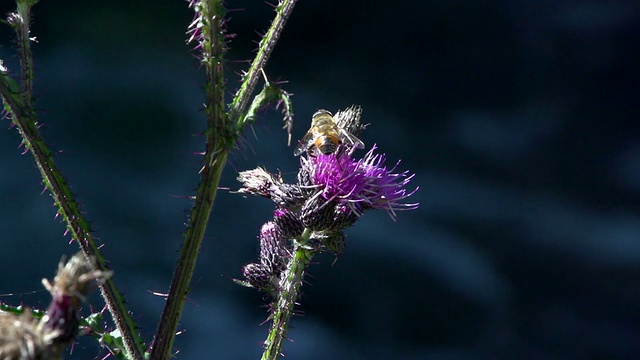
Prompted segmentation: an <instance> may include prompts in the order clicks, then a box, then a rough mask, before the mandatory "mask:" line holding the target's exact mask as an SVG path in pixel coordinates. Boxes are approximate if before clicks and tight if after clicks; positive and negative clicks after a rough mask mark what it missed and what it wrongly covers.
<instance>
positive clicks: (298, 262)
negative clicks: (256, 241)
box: [262, 229, 315, 360]
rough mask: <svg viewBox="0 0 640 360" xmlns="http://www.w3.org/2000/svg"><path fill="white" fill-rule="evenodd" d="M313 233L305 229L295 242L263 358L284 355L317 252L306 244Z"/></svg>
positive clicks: (269, 358)
mask: <svg viewBox="0 0 640 360" xmlns="http://www.w3.org/2000/svg"><path fill="white" fill-rule="evenodd" d="M311 234H312V231H311V230H309V229H305V230H304V231H303V233H302V235H301V236H300V239H298V240H297V241H295V242H294V245H293V256H291V259H290V260H289V263H288V264H287V269H286V270H285V272H284V273H283V275H282V280H281V281H280V284H279V287H280V289H281V291H280V292H278V298H277V300H276V303H275V307H274V310H273V313H272V314H271V320H272V321H271V328H270V329H269V335H268V336H267V339H266V340H265V342H264V345H265V349H264V352H263V353H262V360H275V359H278V358H279V357H280V356H281V355H282V342H283V340H284V339H285V337H286V335H287V328H288V327H289V321H290V320H291V315H292V314H293V308H294V306H295V304H296V301H297V300H298V297H299V296H300V288H301V287H302V280H303V279H304V274H305V271H306V269H307V267H308V266H309V263H310V262H311V259H312V258H313V255H314V254H315V250H313V249H312V248H309V247H307V246H306V245H307V243H308V242H309V239H310V238H311Z"/></svg>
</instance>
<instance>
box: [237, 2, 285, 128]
mask: <svg viewBox="0 0 640 360" xmlns="http://www.w3.org/2000/svg"><path fill="white" fill-rule="evenodd" d="M296 1H297V0H280V3H279V4H278V6H277V7H276V17H275V18H274V19H273V22H272V23H271V26H270V27H269V30H268V31H267V33H266V34H265V35H264V36H263V37H262V40H261V41H260V46H259V47H258V52H257V54H256V57H255V58H254V59H253V62H252V63H251V66H250V67H249V70H248V71H247V73H246V74H245V76H244V81H243V82H242V85H241V86H240V89H238V91H237V92H236V95H235V96H234V97H233V101H232V102H231V104H230V113H231V114H230V117H229V118H230V121H231V123H234V124H237V125H238V126H241V125H242V124H241V123H240V122H241V121H242V120H243V117H242V114H244V112H245V110H246V108H247V104H248V103H249V98H250V97H251V94H252V93H253V90H254V89H255V87H256V83H257V82H258V77H259V76H260V71H261V70H262V69H263V67H264V66H265V64H266V63H267V60H268V59H269V57H270V56H271V52H272V51H273V48H274V47H275V46H276V43H277V41H278V38H279V37H280V34H281V33H282V29H283V28H284V25H285V23H286V22H287V19H288V18H289V16H291V12H292V11H293V7H294V6H295V4H296Z"/></svg>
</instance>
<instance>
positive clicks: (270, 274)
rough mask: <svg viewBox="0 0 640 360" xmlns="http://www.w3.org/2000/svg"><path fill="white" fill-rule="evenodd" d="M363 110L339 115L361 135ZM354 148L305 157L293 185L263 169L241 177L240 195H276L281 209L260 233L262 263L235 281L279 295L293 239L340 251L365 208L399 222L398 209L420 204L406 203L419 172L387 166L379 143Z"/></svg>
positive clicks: (344, 125) (250, 266)
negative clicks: (364, 150)
mask: <svg viewBox="0 0 640 360" xmlns="http://www.w3.org/2000/svg"><path fill="white" fill-rule="evenodd" d="M360 113H361V110H360V108H359V107H351V108H348V109H347V110H345V111H339V112H337V113H336V115H335V116H334V119H335V121H336V124H337V126H338V127H339V128H340V129H343V130H346V131H348V132H349V133H354V134H355V135H357V133H359V132H360V131H362V130H363V129H364V127H365V126H363V125H362V124H361V123H360ZM354 146H355V145H350V144H349V143H348V142H346V141H345V142H340V143H339V144H338V146H337V149H336V151H335V152H334V153H332V154H329V155H324V154H322V153H320V152H309V153H307V154H306V155H303V156H302V157H301V158H300V165H301V166H300V170H299V171H298V176H297V181H296V182H295V183H294V184H287V183H285V181H284V179H283V178H282V176H280V174H271V173H269V172H267V171H266V170H264V169H262V168H257V169H254V170H248V171H243V172H241V173H240V174H239V175H238V180H239V181H240V182H241V183H242V184H243V186H242V188H240V190H239V191H238V192H239V193H243V194H252V195H259V196H263V197H266V198H268V199H271V201H273V202H274V203H275V205H276V210H275V212H274V218H273V221H270V222H267V223H266V224H265V225H264V226H263V227H262V229H261V232H260V259H259V262H256V263H251V264H247V265H245V267H244V268H243V275H244V277H245V279H246V281H236V282H238V283H239V284H242V285H246V286H251V287H254V288H257V289H260V290H262V291H265V292H267V293H270V294H274V293H275V292H278V291H279V289H278V286H279V284H280V281H281V280H282V279H281V276H282V274H283V272H284V270H285V269H284V264H285V262H286V261H288V260H289V258H291V254H292V251H293V245H294V243H298V244H304V246H305V247H306V249H308V250H311V251H313V252H316V251H328V252H330V253H333V254H335V255H340V254H341V253H342V251H344V249H345V246H346V242H345V235H344V233H343V230H344V229H345V228H347V227H349V226H351V225H353V223H355V222H356V221H357V220H358V219H359V218H360V216H362V215H363V214H364V212H365V211H367V210H369V209H381V210H384V211H386V212H387V213H388V214H389V216H390V217H391V219H393V220H394V221H395V220H396V219H397V215H396V212H397V211H401V210H413V209H416V208H417V207H418V203H410V202H406V199H407V198H408V197H410V196H411V195H413V194H414V193H415V192H416V191H417V190H418V187H416V188H415V189H413V190H409V189H408V188H407V186H408V185H409V183H410V182H411V180H412V179H413V177H414V174H411V173H409V172H408V171H403V172H396V168H397V167H398V165H399V164H400V162H399V161H398V162H397V163H396V164H395V165H394V166H392V167H391V168H387V166H386V165H385V161H386V157H385V155H383V154H376V150H377V147H376V145H374V146H373V147H372V148H371V149H370V150H369V151H368V152H367V153H366V154H365V155H364V157H362V158H361V159H357V158H355V157H354V156H353V153H354V151H355V148H354ZM305 234H306V235H305Z"/></svg>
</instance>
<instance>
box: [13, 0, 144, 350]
mask: <svg viewBox="0 0 640 360" xmlns="http://www.w3.org/2000/svg"><path fill="white" fill-rule="evenodd" d="M33 3H35V2H34V1H22V2H20V3H19V6H18V8H19V9H21V10H20V11H21V12H22V15H20V14H18V13H15V14H11V15H10V16H9V23H10V24H11V25H12V26H14V27H15V28H16V34H17V36H18V43H19V44H24V43H25V42H28V41H30V40H29V31H28V28H29V25H28V23H29V20H30V18H29V16H24V15H25V14H27V15H28V14H29V13H30V10H28V9H25V8H21V7H24V6H30V5H33ZM16 18H19V19H20V21H12V20H15V19H16ZM25 29H27V30H25ZM25 37H26V38H25ZM19 49H20V51H28V52H29V53H28V54H21V55H20V59H21V68H22V69H23V70H22V74H23V83H22V84H19V83H17V82H16V81H14V80H13V79H12V78H11V77H10V76H9V71H8V70H7V69H6V68H5V67H3V66H1V65H0V96H2V100H3V103H4V109H5V111H6V113H7V114H8V115H9V116H10V117H11V120H12V122H13V124H14V125H15V126H16V128H17V129H18V132H19V133H20V136H21V137H22V144H23V145H24V147H25V148H26V149H28V151H29V152H30V153H31V154H32V155H33V158H34V160H35V162H36V166H37V167H38V170H39V171H40V175H41V177H42V181H43V183H44V185H45V187H46V188H47V189H48V190H49V192H50V194H51V197H52V198H53V200H54V202H55V204H56V206H57V208H58V213H57V214H58V215H60V216H61V217H62V219H63V221H64V222H65V223H66V224H67V232H68V233H69V234H70V235H71V237H72V238H73V239H74V240H75V241H76V242H77V243H78V245H79V246H80V248H81V249H82V251H83V252H84V254H85V256H86V257H87V258H94V259H95V265H96V268H97V269H98V270H100V271H105V272H106V271H108V269H107V267H106V264H105V259H104V258H103V256H102V254H101V253H100V251H99V250H98V247H97V246H96V244H95V242H94V240H93V237H92V236H91V231H90V226H89V223H88V222H87V221H86V220H85V218H84V216H83V215H82V213H81V212H80V209H79V207H78V203H77V202H76V201H75V197H74V195H73V193H72V192H71V190H70V189H69V187H68V185H67V183H66V181H65V179H64V177H63V176H62V174H61V172H60V171H59V170H58V167H57V166H56V164H55V162H54V161H53V153H52V152H51V150H49V148H48V147H47V146H46V144H45V142H44V140H43V138H42V136H41V135H40V132H39V131H38V127H39V125H38V123H39V121H38V116H37V115H36V111H35V109H34V106H33V103H32V101H31V95H30V94H29V93H27V92H26V91H27V90H26V89H29V88H30V87H31V81H32V75H31V74H33V62H32V61H31V53H30V47H29V46H27V45H22V46H20V47H19ZM25 59H28V60H27V61H26V62H25ZM100 292H101V294H102V297H103V298H104V300H105V303H106V304H107V307H108V308H109V311H110V312H111V314H112V317H113V319H114V322H115V324H116V326H117V328H118V330H119V331H120V332H121V334H122V337H123V341H124V346H125V349H126V351H127V353H128V357H129V358H130V359H142V358H143V357H142V353H143V350H142V349H143V343H142V340H141V338H140V337H139V335H138V333H137V331H136V330H135V323H134V322H133V320H132V319H131V317H130V316H129V313H128V311H127V309H126V307H125V306H124V299H123V297H122V295H121V294H120V292H119V291H118V289H117V288H116V286H115V284H114V283H113V281H112V280H111V279H108V280H106V281H105V282H104V283H103V284H100Z"/></svg>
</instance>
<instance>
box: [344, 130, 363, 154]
mask: <svg viewBox="0 0 640 360" xmlns="http://www.w3.org/2000/svg"><path fill="white" fill-rule="evenodd" d="M340 132H341V133H342V138H343V141H344V142H345V143H347V144H349V145H350V146H352V147H353V148H358V149H364V143H363V142H362V140H360V139H358V138H357V137H356V136H355V135H353V134H352V133H350V132H348V131H347V130H345V129H342V128H341V129H340Z"/></svg>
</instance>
